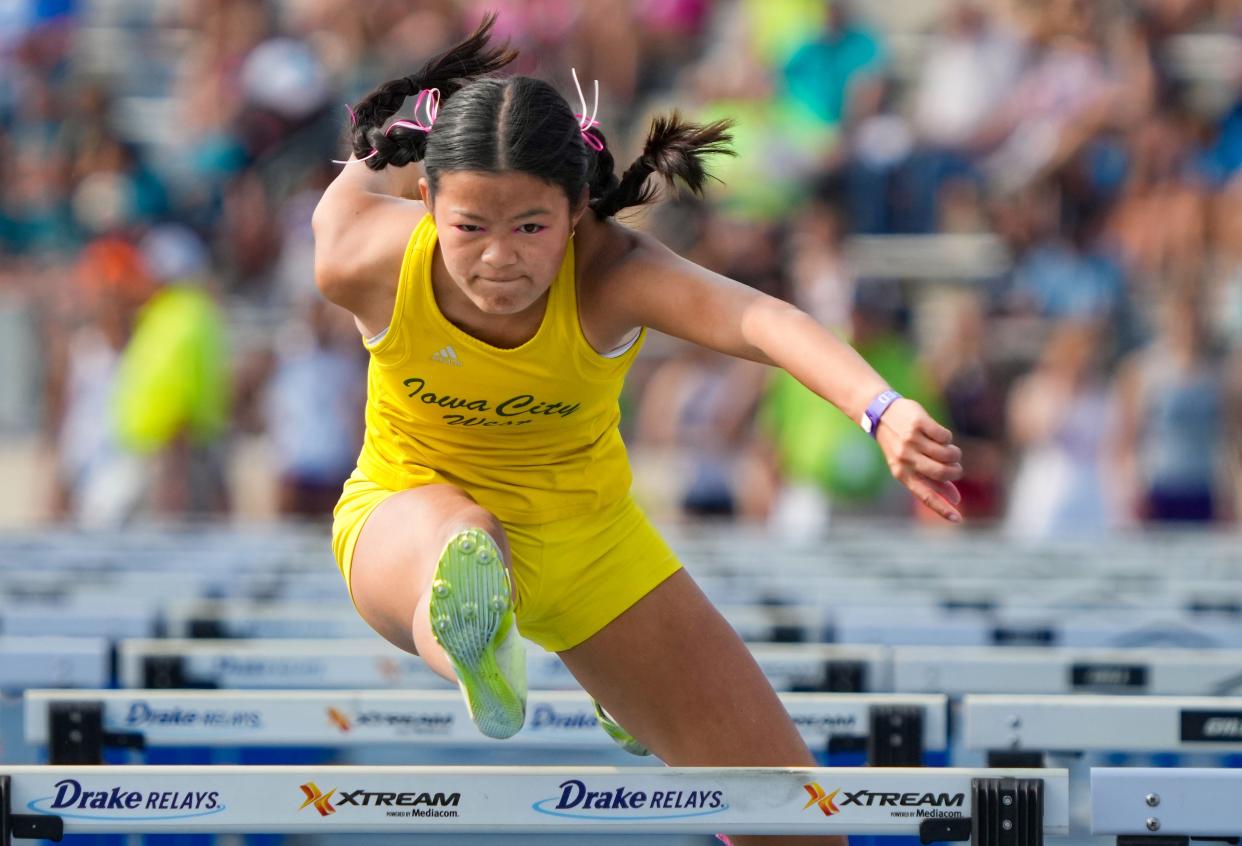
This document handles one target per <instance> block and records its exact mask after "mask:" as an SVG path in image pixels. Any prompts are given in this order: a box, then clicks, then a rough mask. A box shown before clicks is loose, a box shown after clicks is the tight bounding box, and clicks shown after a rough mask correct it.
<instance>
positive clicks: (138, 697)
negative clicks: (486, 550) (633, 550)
mask: <svg viewBox="0 0 1242 846" xmlns="http://www.w3.org/2000/svg"><path fill="white" fill-rule="evenodd" d="M781 702H782V704H784V706H785V710H786V711H788V712H789V714H790V716H791V717H792V718H793V721H794V724H795V725H796V726H797V727H798V729H799V731H800V733H801V734H802V737H803V739H804V740H805V741H806V742H807V745H808V746H810V747H811V748H813V749H819V750H827V751H845V750H846V749H849V748H868V751H869V752H870V753H871V754H870V755H869V757H870V759H871V763H873V764H877V765H878V764H891V763H894V762H896V763H899V764H904V765H907V766H917V765H918V764H919V763H921V760H922V754H923V753H924V752H925V751H939V750H943V749H945V748H946V747H947V744H948V737H947V722H948V718H947V710H948V707H947V700H946V698H945V697H944V696H940V695H934V694H913V695H899V694H823V693H785V694H782V695H781ZM24 707H25V719H24V724H25V739H26V742H27V743H30V744H31V745H33V746H46V747H48V748H49V750H50V752H51V757H50V760H51V762H52V763H63V764H90V763H97V762H99V761H100V756H101V753H102V750H103V748H105V747H131V748H135V747H146V746H207V747H213V746H233V747H235V746H289V745H293V746H322V747H331V748H337V747H342V748H343V747H354V746H365V745H368V744H376V743H382V744H394V743H395V744H407V745H412V746H440V747H444V746H451V747H458V748H460V747H480V746H494V745H496V744H504V745H505V746H507V747H513V746H537V747H541V748H546V747H549V746H554V747H558V748H566V747H572V748H601V749H608V748H611V747H612V746H613V745H614V743H613V741H612V739H611V738H609V737H608V735H606V734H605V733H604V732H603V731H601V730H600V729H599V726H598V720H597V719H596V716H595V708H594V703H593V702H592V701H591V699H590V697H588V696H587V695H586V694H585V693H583V692H581V691H531V692H530V693H529V694H528V697H527V720H526V725H525V727H524V728H523V729H522V730H521V731H520V732H518V733H517V734H516V735H515V736H514V737H512V738H510V739H508V740H505V741H497V740H492V739H491V738H488V737H486V736H484V735H482V734H480V733H479V731H478V729H476V728H475V726H474V724H473V723H472V722H471V720H470V717H469V714H468V713H467V711H466V706H465V703H464V702H463V701H462V698H461V695H460V694H459V693H458V692H457V691H319V690H304V691H185V690H178V691H124V690H92V691H65V690H32V691H27V692H26V695H25V702H24ZM871 739H874V741H875V742H874V743H868V741H869V740H871ZM872 747H874V748H872Z"/></svg>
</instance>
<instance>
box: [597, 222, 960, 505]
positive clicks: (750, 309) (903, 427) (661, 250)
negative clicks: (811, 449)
mask: <svg viewBox="0 0 1242 846" xmlns="http://www.w3.org/2000/svg"><path fill="white" fill-rule="evenodd" d="M635 237H636V238H637V243H636V244H635V245H634V247H633V248H632V249H631V250H629V252H628V253H627V254H626V256H625V258H624V259H623V260H622V261H621V262H620V263H619V265H618V266H617V268H616V269H615V270H614V271H612V272H611V273H609V274H608V278H607V279H606V280H604V281H603V282H602V283H601V284H600V285H599V286H598V287H597V291H598V292H599V293H600V295H601V299H602V300H603V301H604V302H603V303H601V305H603V307H604V308H606V309H607V312H608V313H609V314H610V321H611V320H617V321H623V322H624V323H625V324H626V325H629V326H648V327H651V328H652V329H657V330H659V331H661V332H664V333H666V334H668V335H673V336H675V337H678V338H684V339H685V340H687V341H691V342H692V343H696V344H699V345H701V346H704V347H708V348H710V349H713V350H717V351H719V352H722V353H726V354H728V355H732V356H736V357H738V358H744V359H749V360H751V361H757V362H761V363H763V364H770V365H775V366H777V367H781V368H783V369H784V370H786V371H788V372H789V374H790V375H792V376H793V377H794V378H795V379H797V380H798V381H799V382H801V383H802V384H803V385H805V386H806V387H807V388H809V389H810V390H812V391H814V392H815V393H816V394H818V395H819V396H821V397H823V398H824V399H825V400H827V401H828V402H830V403H832V404H833V405H835V406H836V407H837V408H839V409H840V410H841V411H842V412H844V413H845V414H846V415H848V416H849V417H850V419H852V420H858V419H859V418H860V417H861V416H862V413H863V411H864V410H865V409H866V407H867V405H868V404H869V403H870V402H871V400H873V399H875V397H876V396H877V395H878V394H880V393H881V392H883V391H884V390H886V389H887V388H888V385H887V384H886V383H885V381H884V380H883V379H882V378H881V377H880V375H879V374H878V373H876V372H875V370H873V369H872V367H871V365H869V364H867V362H866V361H864V360H863V358H862V356H860V355H859V354H858V353H857V352H856V351H855V350H854V349H853V348H852V347H850V346H849V345H848V344H846V343H844V342H843V341H841V340H840V339H838V338H837V337H836V336H835V335H833V334H832V333H831V332H829V331H828V330H827V329H825V328H824V327H823V326H821V325H820V324H819V323H817V322H816V321H815V320H814V319H813V318H811V317H810V316H809V315H807V314H806V313H804V312H802V311H800V310H799V309H797V308H795V307H793V306H792V305H789V304H788V303H784V302H781V301H780V300H778V299H775V298H774V297H770V296H768V295H766V294H763V293H760V292H759V291H756V290H754V289H753V288H749V287H747V286H746V285H743V284H742V283H740V282H736V281H734V280H732V279H728V278H727V277H724V276H721V275H719V274H717V273H712V272H711V271H709V270H706V269H704V268H702V267H699V266H698V265H696V264H694V263H693V262H690V261H687V260H686V259H683V258H681V257H680V256H678V255H677V254H675V253H674V252H672V251H671V250H669V249H668V248H667V247H665V246H664V245H662V244H660V243H659V242H658V241H656V240H655V239H654V238H651V237H649V236H645V235H636V236H635ZM876 440H877V442H878V443H879V445H880V448H881V449H882V450H883V452H884V456H885V458H886V459H887V461H888V466H889V470H890V471H891V472H892V474H893V476H894V477H895V478H897V479H898V480H899V481H900V482H902V483H903V484H904V485H905V486H906V487H908V488H909V489H910V490H911V491H912V492H913V493H914V494H915V495H916V496H917V497H918V498H919V499H920V500H921V501H922V502H924V503H925V504H926V505H927V506H928V507H930V508H932V509H933V510H934V511H936V512H937V513H938V514H940V515H941V516H942V517H944V518H945V519H947V520H953V521H957V520H960V519H961V514H960V513H959V512H958V510H957V509H956V507H955V506H956V505H957V504H958V503H959V502H960V501H961V497H960V495H959V494H958V492H957V488H956V487H955V486H954V485H953V481H954V480H956V479H959V478H961V475H962V468H961V464H960V462H961V450H960V449H958V448H957V447H956V446H954V445H953V436H952V433H951V432H949V430H948V429H946V428H945V427H944V426H941V425H940V424H939V423H937V422H936V421H935V420H933V419H932V418H931V416H930V415H928V414H927V412H926V411H924V410H923V407H922V406H921V405H919V404H918V403H916V402H914V401H913V400H907V399H902V400H898V401H897V402H895V403H893V405H892V406H890V407H889V409H888V411H887V412H886V413H885V414H884V416H883V418H882V419H881V423H880V427H879V429H878V431H877V437H876Z"/></svg>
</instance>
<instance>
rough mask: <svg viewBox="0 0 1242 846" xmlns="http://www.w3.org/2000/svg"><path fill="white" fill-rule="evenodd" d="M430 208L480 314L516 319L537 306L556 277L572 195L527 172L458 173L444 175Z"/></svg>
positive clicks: (452, 271)
mask: <svg viewBox="0 0 1242 846" xmlns="http://www.w3.org/2000/svg"><path fill="white" fill-rule="evenodd" d="M419 192H420V194H421V195H422V198H423V202H424V203H425V204H426V206H427V208H429V209H431V213H432V216H433V217H434V219H435V223H436V233H437V235H438V237H439V241H440V252H441V255H442V256H443V258H444V264H445V266H446V267H447V268H448V272H449V275H450V276H452V278H453V281H454V282H455V283H456V284H457V287H458V288H460V289H461V291H462V293H463V294H465V295H466V297H467V298H469V300H470V302H472V303H473V304H474V305H475V307H476V308H478V309H479V311H481V312H483V313H485V314H492V315H515V314H521V313H522V312H524V311H526V310H527V309H529V308H530V307H531V306H533V305H535V304H536V303H537V302H538V301H539V299H540V298H541V297H543V295H544V293H546V292H547V290H548V288H549V287H551V285H552V280H553V279H555V278H556V274H557V272H558V271H559V270H560V267H561V261H562V259H563V258H564V257H565V250H566V247H567V246H568V242H569V235H570V231H571V230H572V229H573V226H574V225H575V224H576V223H577V222H578V219H579V218H580V217H581V216H582V212H583V211H585V206H583V208H582V209H579V210H577V212H576V213H575V212H572V211H571V209H570V207H569V201H568V199H567V198H566V197H565V192H564V191H562V190H561V189H560V188H559V187H557V186H555V185H552V184H550V183H547V182H544V181H543V180H542V179H538V178H536V177H534V176H531V175H529V174H526V173H518V172H507V173H486V172H482V171H452V172H449V173H446V174H443V175H442V176H441V177H440V184H439V187H438V188H437V190H436V194H435V198H434V204H433V200H432V197H431V195H430V186H429V185H428V183H427V180H426V179H422V180H420V181H419Z"/></svg>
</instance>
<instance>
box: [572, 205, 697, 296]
mask: <svg viewBox="0 0 1242 846" xmlns="http://www.w3.org/2000/svg"><path fill="white" fill-rule="evenodd" d="M590 217H591V216H590V215H587V216H585V217H584V218H583V220H582V223H580V224H579V226H578V235H577V237H576V238H575V241H574V244H575V249H576V251H577V252H576V256H575V264H576V268H575V269H576V271H577V273H578V289H579V290H580V291H581V292H582V293H583V294H584V295H585V296H588V297H614V296H618V295H622V294H624V292H625V291H627V290H632V289H634V288H635V287H640V286H641V284H642V282H643V280H644V279H646V278H649V276H650V275H651V273H652V272H653V271H656V270H658V269H660V268H662V267H663V268H667V267H669V266H671V264H672V263H676V262H683V261H685V260H684V259H681V258H680V257H679V256H677V254H676V253H674V252H673V251H672V250H670V249H669V248H668V247H666V246H665V245H664V244H663V243H661V242H660V240H659V239H657V238H655V237H654V236H652V235H650V234H648V233H646V232H641V231H639V230H637V229H632V228H630V227H629V226H626V225H625V224H623V223H618V222H617V221H616V220H613V219H611V218H609V219H606V220H595V219H590V220H588V218H590Z"/></svg>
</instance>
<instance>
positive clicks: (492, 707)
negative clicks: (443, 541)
mask: <svg viewBox="0 0 1242 846" xmlns="http://www.w3.org/2000/svg"><path fill="white" fill-rule="evenodd" d="M430 603H431V630H432V632H433V633H434V634H435V638H436V642H437V643H439V644H440V645H441V646H442V647H444V651H445V652H446V653H447V654H448V657H449V660H450V661H452V663H453V669H454V670H456V671H457V682H458V685H459V686H460V687H461V691H462V694H463V695H464V696H465V699H466V707H467V708H468V709H469V710H470V718H471V719H473V720H474V723H475V725H477V726H478V727H479V731H481V732H483V733H484V734H485V735H487V736H488V737H494V738H497V739H503V738H506V737H512V736H513V735H515V734H517V733H518V731H519V730H520V729H521V728H522V724H523V723H524V722H525V721H526V649H525V646H524V645H523V643H522V640H521V638H519V637H518V631H517V620H516V618H515V616H514V613H513V591H512V589H511V588H510V586H509V572H508V570H506V569H505V562H504V559H503V557H502V556H501V554H500V549H499V548H498V547H497V546H496V542H495V541H494V540H493V539H492V537H491V535H489V534H488V533H487V532H485V531H483V530H482V529H465V530H463V531H460V532H458V533H457V534H455V535H454V536H453V537H452V538H451V539H450V540H449V542H448V544H447V545H446V546H445V547H444V552H443V553H441V555H440V562H439V563H438V564H437V565H436V573H435V578H434V579H433V580H432V583H431V600H430Z"/></svg>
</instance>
